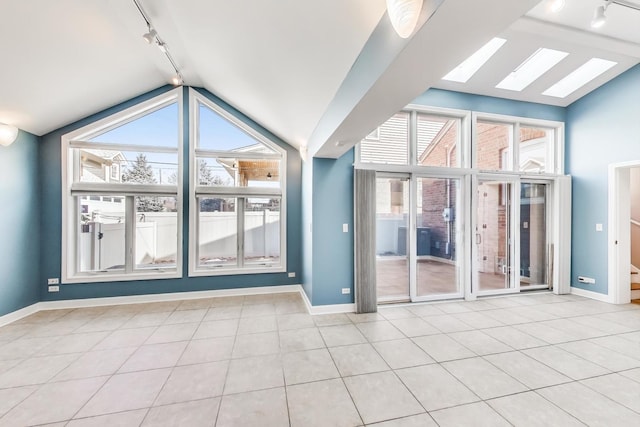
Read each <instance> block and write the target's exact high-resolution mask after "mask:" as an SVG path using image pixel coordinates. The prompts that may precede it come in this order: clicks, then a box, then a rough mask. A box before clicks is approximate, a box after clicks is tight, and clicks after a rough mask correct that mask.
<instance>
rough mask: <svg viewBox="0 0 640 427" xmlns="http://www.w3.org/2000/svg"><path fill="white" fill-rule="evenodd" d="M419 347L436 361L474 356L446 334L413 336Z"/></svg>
mask: <svg viewBox="0 0 640 427" xmlns="http://www.w3.org/2000/svg"><path fill="white" fill-rule="evenodd" d="M413 342H415V343H416V344H417V345H418V346H419V347H420V348H421V349H423V350H424V351H425V352H427V354H428V355H429V356H431V357H432V358H433V359H434V360H435V361H437V362H444V361H447V360H456V359H463V358H466V357H474V356H475V355H476V354H475V353H474V352H472V351H471V350H469V349H468V348H466V347H465V346H463V345H462V344H460V343H459V342H457V341H456V340H454V339H452V338H450V337H449V336H448V335H443V334H440V335H427V336H424V337H417V338H413Z"/></svg>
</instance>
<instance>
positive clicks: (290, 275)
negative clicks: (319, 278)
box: [287, 271, 296, 277]
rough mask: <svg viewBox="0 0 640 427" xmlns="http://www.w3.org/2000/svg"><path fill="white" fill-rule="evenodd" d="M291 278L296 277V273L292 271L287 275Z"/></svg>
mask: <svg viewBox="0 0 640 427" xmlns="http://www.w3.org/2000/svg"><path fill="white" fill-rule="evenodd" d="M287 275H288V276H289V277H296V273H295V272H294V271H292V272H291V273H288V274H287Z"/></svg>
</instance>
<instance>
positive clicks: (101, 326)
mask: <svg viewBox="0 0 640 427" xmlns="http://www.w3.org/2000/svg"><path fill="white" fill-rule="evenodd" d="M133 316H134V313H128V314H126V313H120V314H113V313H110V312H107V313H105V314H104V315H102V316H99V317H97V318H95V319H92V320H90V321H88V322H87V323H85V324H84V325H82V326H81V327H79V328H78V329H76V330H75V332H76V333H82V332H101V331H115V330H116V329H118V328H120V327H122V326H123V325H124V324H125V323H127V322H128V321H129V320H130V319H131V318H132V317H133Z"/></svg>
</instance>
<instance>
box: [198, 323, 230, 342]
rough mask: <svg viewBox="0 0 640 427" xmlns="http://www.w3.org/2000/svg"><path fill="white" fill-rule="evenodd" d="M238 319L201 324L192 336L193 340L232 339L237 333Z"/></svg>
mask: <svg viewBox="0 0 640 427" xmlns="http://www.w3.org/2000/svg"><path fill="white" fill-rule="evenodd" d="M238 323H239V322H238V319H227V320H214V321H211V322H202V323H200V326H198V329H197V330H196V333H195V334H194V335H193V338H192V339H194V340H199V339H204V338H220V337H232V336H235V334H236V332H238Z"/></svg>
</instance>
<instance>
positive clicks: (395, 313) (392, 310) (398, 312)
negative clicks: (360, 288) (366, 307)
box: [378, 306, 416, 320]
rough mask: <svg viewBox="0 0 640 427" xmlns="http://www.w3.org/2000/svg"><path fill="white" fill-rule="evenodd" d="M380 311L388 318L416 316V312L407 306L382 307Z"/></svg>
mask: <svg viewBox="0 0 640 427" xmlns="http://www.w3.org/2000/svg"><path fill="white" fill-rule="evenodd" d="M378 313H380V314H381V315H382V316H383V317H384V318H385V319H387V320H392V319H406V318H409V317H416V315H415V314H413V313H412V312H410V311H409V310H407V309H406V308H405V307H393V306H391V307H382V308H380V309H379V310H378Z"/></svg>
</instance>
